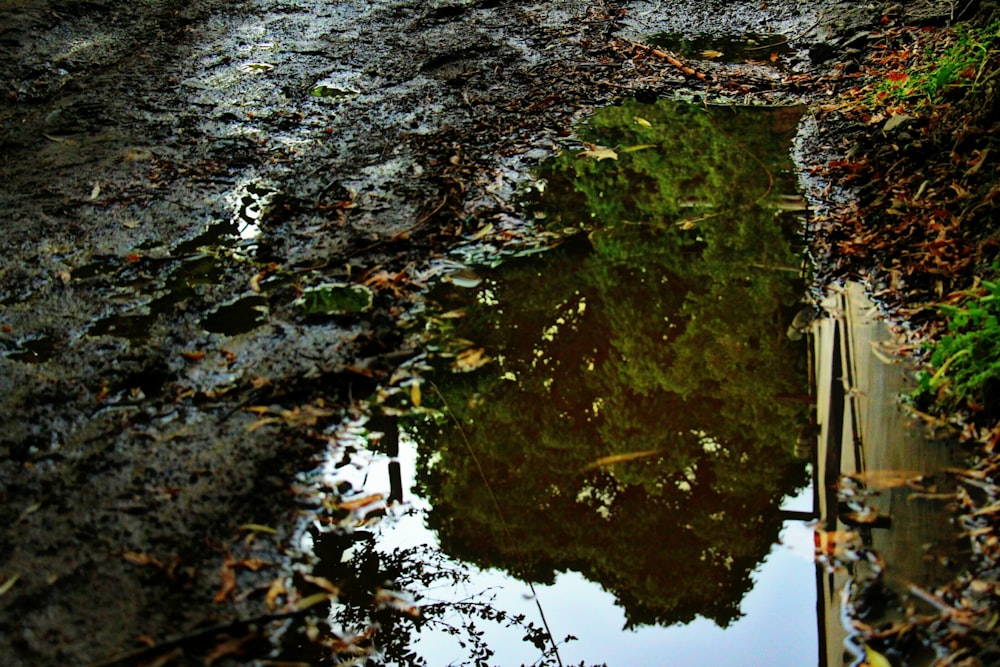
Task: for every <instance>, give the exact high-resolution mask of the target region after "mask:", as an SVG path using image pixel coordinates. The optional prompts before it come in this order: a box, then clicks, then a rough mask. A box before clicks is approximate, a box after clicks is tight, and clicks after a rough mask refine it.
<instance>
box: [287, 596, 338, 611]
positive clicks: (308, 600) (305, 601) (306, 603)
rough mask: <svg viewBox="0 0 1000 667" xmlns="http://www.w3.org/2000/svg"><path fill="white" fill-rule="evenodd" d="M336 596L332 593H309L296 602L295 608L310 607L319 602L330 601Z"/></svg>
mask: <svg viewBox="0 0 1000 667" xmlns="http://www.w3.org/2000/svg"><path fill="white" fill-rule="evenodd" d="M334 598H335V596H334V595H331V594H330V593H315V594H313V595H308V596H306V597H304V598H302V599H301V600H299V601H298V602H296V603H295V608H296V609H298V610H302V609H308V608H309V607H315V606H316V605H318V604H322V603H324V602H329V601H330V600H333V599H334Z"/></svg>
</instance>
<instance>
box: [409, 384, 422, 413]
mask: <svg viewBox="0 0 1000 667" xmlns="http://www.w3.org/2000/svg"><path fill="white" fill-rule="evenodd" d="M410 403H413V407H415V408H419V407H420V383H419V382H414V383H413V384H412V385H410Z"/></svg>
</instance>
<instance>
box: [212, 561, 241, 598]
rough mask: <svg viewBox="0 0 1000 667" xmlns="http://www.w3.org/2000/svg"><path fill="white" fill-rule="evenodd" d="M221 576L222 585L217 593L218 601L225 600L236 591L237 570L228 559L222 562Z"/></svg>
mask: <svg viewBox="0 0 1000 667" xmlns="http://www.w3.org/2000/svg"><path fill="white" fill-rule="evenodd" d="M219 577H220V578H221V579H222V586H221V587H220V588H219V590H218V591H217V592H216V593H215V598H214V599H215V602H216V603H220V602H225V601H226V599H227V598H229V596H230V595H232V594H233V592H234V591H236V570H234V569H233V567H232V565H231V564H230V562H229V560H228V559H227V560H226V562H225V563H223V564H222V569H221V570H220V571H219Z"/></svg>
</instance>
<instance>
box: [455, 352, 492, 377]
mask: <svg viewBox="0 0 1000 667" xmlns="http://www.w3.org/2000/svg"><path fill="white" fill-rule="evenodd" d="M489 362H490V358H489V357H488V356H486V350H484V349H483V348H481V347H477V348H473V349H471V350H466V351H464V352H462V353H461V354H459V355H458V356H457V357H455V361H453V362H451V368H452V370H454V371H456V372H458V373H468V372H469V371H474V370H476V369H477V368H479V367H481V366H485V365H486V364H488V363H489Z"/></svg>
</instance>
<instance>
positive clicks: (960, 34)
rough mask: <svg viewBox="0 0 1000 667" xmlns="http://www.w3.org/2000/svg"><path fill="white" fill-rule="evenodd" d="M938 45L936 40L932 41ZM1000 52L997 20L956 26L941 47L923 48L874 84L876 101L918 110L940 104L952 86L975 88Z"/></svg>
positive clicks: (999, 34)
mask: <svg viewBox="0 0 1000 667" xmlns="http://www.w3.org/2000/svg"><path fill="white" fill-rule="evenodd" d="M933 43H934V44H939V43H940V41H939V40H934V42H933ZM998 52H1000V20H996V21H994V22H992V23H990V24H989V25H988V26H986V27H983V28H969V27H966V26H962V27H959V28H957V29H956V30H955V34H954V36H953V38H952V39H950V40H946V41H945V43H944V46H943V47H936V48H927V49H926V50H925V51H924V52H923V54H922V55H920V56H918V57H916V58H915V59H914V60H913V62H912V64H911V65H910V66H909V67H907V68H906V69H903V70H899V69H897V70H894V71H892V72H890V73H889V74H888V75H887V76H886V78H885V79H884V80H883V81H882V82H880V83H879V84H878V85H877V86H876V87H875V99H876V101H877V102H878V103H881V104H885V103H887V102H889V103H891V102H893V101H894V102H896V103H899V104H903V105H905V106H908V107H910V108H911V109H914V110H916V109H919V108H920V107H923V106H925V105H930V104H940V103H941V102H942V101H943V100H944V99H946V96H947V94H948V93H949V92H951V91H954V90H955V89H973V90H974V89H975V88H976V87H977V86H979V85H981V84H982V83H983V81H984V75H986V74H987V73H988V72H989V71H991V68H990V67H989V66H990V64H991V62H992V61H994V60H996V58H997V56H998Z"/></svg>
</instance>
